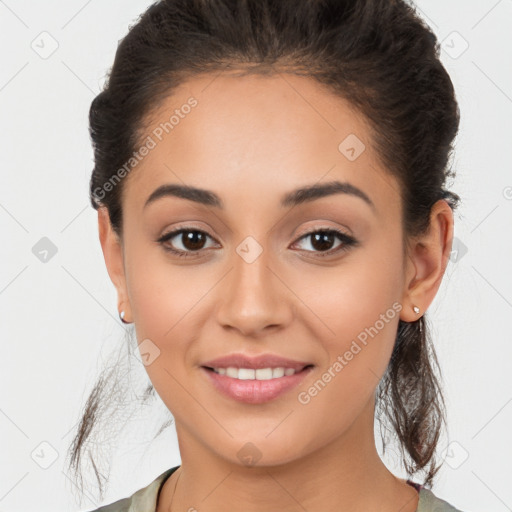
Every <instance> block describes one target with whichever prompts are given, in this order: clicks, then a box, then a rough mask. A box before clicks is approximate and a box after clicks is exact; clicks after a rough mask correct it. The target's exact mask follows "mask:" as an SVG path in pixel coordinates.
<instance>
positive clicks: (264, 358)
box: [201, 354, 314, 404]
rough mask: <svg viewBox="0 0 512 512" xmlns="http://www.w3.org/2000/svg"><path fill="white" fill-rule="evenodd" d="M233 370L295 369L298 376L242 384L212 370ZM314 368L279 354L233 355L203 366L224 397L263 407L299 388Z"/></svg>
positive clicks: (243, 381) (311, 365)
mask: <svg viewBox="0 0 512 512" xmlns="http://www.w3.org/2000/svg"><path fill="white" fill-rule="evenodd" d="M229 366H233V367H235V368H252V369H254V370H257V369H258V368H268V367H272V368H275V367H284V368H293V369H295V371H296V373H294V374H293V375H284V376H283V377H279V378H275V379H269V380H257V379H252V380H239V379H234V378H232V377H228V376H227V375H220V374H218V373H215V372H214V371H213V370H212V368H227V367H229ZM313 368H314V365H313V364H312V363H308V362H303V361H296V360H292V359H287V358H283V357H281V356H278V355H275V354H261V355H259V356H252V357H251V356H247V355H245V354H231V355H229V356H224V357H219V358H217V359H212V360H210V361H207V362H206V363H204V365H202V366H201V372H202V373H203V374H204V375H205V376H206V378H207V379H208V381H209V382H210V383H211V384H213V386H214V387H215V388H216V389H217V390H218V391H219V392H220V393H222V394H223V395H225V396H227V397H229V398H231V399H233V400H235V401H238V402H244V403H248V404H262V403H265V402H269V401H271V400H274V399H275V398H277V397H278V396H281V395H283V394H284V393H286V392H287V391H290V390H291V389H293V388H294V387H296V386H298V385H299V384H300V383H301V382H302V381H303V380H304V378H305V377H306V376H307V375H308V374H309V373H310V372H311V371H312V370H313Z"/></svg>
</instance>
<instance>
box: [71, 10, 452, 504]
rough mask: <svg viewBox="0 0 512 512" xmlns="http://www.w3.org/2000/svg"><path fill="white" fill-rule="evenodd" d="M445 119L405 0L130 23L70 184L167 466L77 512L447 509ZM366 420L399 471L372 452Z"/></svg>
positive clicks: (433, 50) (436, 73) (433, 58)
mask: <svg viewBox="0 0 512 512" xmlns="http://www.w3.org/2000/svg"><path fill="white" fill-rule="evenodd" d="M458 125H459V110H458V106H457V103H456V100H455V94H454V90H453V86H452V83H451V80H450V78H449V76H448V74H447V72H446V70H445V69H444V67H443V66H442V64H441V63H440V61H439V47H438V43H437V40H436V37H435V36H434V34H433V33H432V32H431V31H430V30H429V29H428V27H426V26H425V25H424V24H423V22H422V21H421V20H420V19H419V18H418V17H417V16H416V14H415V12H414V10H413V8H412V7H410V6H409V5H408V4H406V3H405V2H404V1H402V0H393V1H390V0H316V1H314V0H293V1H291V0H280V1H279V2H277V1H271V0H239V1H235V0H163V1H160V2H157V3H155V4H154V5H152V6H151V7H150V8H149V9H148V10H147V11H146V12H145V13H144V15H143V16H142V17H141V18H140V19H139V20H138V22H137V23H136V24H135V25H134V26H133V27H131V29H130V31H129V33H128V35H127V36H126V37H125V38H124V39H123V40H122V41H121V42H120V44H119V47H118V49H117V53H116V57H115V62H114V64H113V67H112V70H111V72H110V75H109V79H108V83H107V84H106V86H105V88H104V90H103V91H102V92H101V93H100V94H99V95H98V96H97V97H96V98H95V100H94V101H93V104H92V106H91V110H90V131H91V137H92V141H93V145H94V151H95V167H94V172H93V174H92V177H91V183H90V194H91V202H92V205H93V206H94V208H96V209H97V210H98V223H99V233H100V241H101V246H102V250H103V254H104V257H105V263H106V266H107V270H108V273H109V276H110V278H111V280H112V282H113V284H114V285H115V287H116V290H117V294H118V308H119V314H120V317H121V319H122V321H123V322H125V323H133V324H134V328H135V332H136V338H137V344H138V350H139V352H140V357H141V360H142V362H143V364H144V366H145V369H146V371H147V374H148V376H149V378H150V380H151V389H153V388H154V390H156V392H157V393H158V395H159V396H160V398H161V399H162V401H163V402H164V403H165V405H166V407H167V408H168V409H169V411H170V412H171V413H172V415H173V417H174V421H175V424H176V431H177V436H178V443H179V447H180V456H181V461H182V462H181V465H180V466H176V467H173V468H170V469H169V470H168V471H166V472H165V473H163V474H161V475H159V476H158V477H157V478H156V479H155V480H154V481H153V482H152V483H151V484H150V485H148V486H147V487H145V488H143V489H141V490H140V491H138V492H137V493H135V494H134V495H132V496H130V497H128V498H125V499H123V500H120V501H118V502H116V503H114V504H111V505H109V506H106V507H101V508H99V509H97V511H103V512H107V511H128V510H129V511H132V512H135V511H145V512H146V511H156V512H163V511H171V512H177V511H193V510H200V511H201V512H203V511H207V512H211V511H220V510H222V511H226V510H228V511H234V510H236V511H238V510H240V511H244V512H251V511H274V510H280V511H292V510H293V511H295V510H307V511H328V510H329V511H330V510H353V511H356V510H357V511H359V510H366V511H367V510H379V511H382V512H388V511H389V512H391V511H393V512H395V511H397V510H400V511H401V512H414V511H418V512H427V511H434V510H436V511H450V510H452V511H453V510H457V509H456V508H454V507H453V506H451V505H449V504H448V503H447V502H445V501H443V500H442V499H440V498H439V497H437V496H436V495H435V494H434V493H433V491H432V490H431V489H429V488H428V487H430V486H431V484H432V483H433V479H434V476H435V474H436V472H437V471H438V469H439V464H438V463H437V461H436V458H435V450H436V447H437V442H438V439H439V436H440V432H441V429H442V426H443V423H444V422H445V418H444V414H445V413H444V406H443V398H442V394H441V387H440V384H439V381H438V378H437V376H436V373H437V370H438V367H437V362H436V357H435V352H434V350H433V347H432V346H431V344H430V338H429V333H428V330H427V324H426V320H425V312H426V310H427V308H428V307H429V305H430V304H431V303H432V301H433V299H434V297H435V295H436V293H437V291H438V289H439V286H440V284H441V281H442V278H443V275H444V271H445V268H446V266H447V263H448V259H449V254H450V249H451V243H452V237H453V210H454V209H455V208H456V206H457V203H458V199H459V198H458V196H457V195H456V194H454V193H451V192H449V191H448V190H446V189H445V186H446V181H447V179H448V178H449V177H450V176H451V172H450V170H449V169H448V159H449V157H450V154H451V151H452V149H453V148H452V143H453V140H454V137H455V135H456V133H457V130H458ZM97 390H98V388H95V390H93V392H92V393H91V396H90V398H89V401H88V404H87V408H86V411H85V413H84V417H83V418H82V423H81V425H80V427H79V430H78V432H77V435H76V439H75V443H74V445H73V447H72V456H73V457H72V463H74V464H75V465H78V462H79V461H80V456H81V451H82V450H83V448H84V446H85V440H86V439H87V436H88V435H89V433H90V431H91V429H92V428H93V427H94V424H95V420H96V414H97V410H98V408H99V407H100V406H101V403H100V401H99V400H98V398H97V397H98V395H97V393H95V391H97ZM375 417H377V418H379V419H383V418H387V419H388V420H389V423H390V424H391V427H392V428H393V429H394V432H395V433H396V437H397V439H398V442H399V444H400V446H401V448H402V454H403V462H404V465H405V468H406V469H407V472H408V474H409V475H410V476H411V478H410V479H407V480H404V479H401V478H398V477H396V476H395V475H394V474H393V473H392V472H391V471H390V470H389V469H388V468H387V467H386V466H385V464H384V462H383V461H382V460H381V458H380V456H379V454H378V452H377V448H376V445H375V438H374V419H375ZM419 473H423V474H424V478H423V481H422V483H419V482H418V481H417V480H419V478H417V477H413V475H416V474H419Z"/></svg>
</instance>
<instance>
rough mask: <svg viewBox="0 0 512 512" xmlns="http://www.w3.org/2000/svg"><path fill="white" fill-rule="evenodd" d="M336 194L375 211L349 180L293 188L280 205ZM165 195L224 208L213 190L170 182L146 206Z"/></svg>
mask: <svg viewBox="0 0 512 512" xmlns="http://www.w3.org/2000/svg"><path fill="white" fill-rule="evenodd" d="M334 194H348V195H351V196H354V197H358V198H360V199H362V200H363V201H364V202H365V203H367V204H368V205H369V206H370V207H371V208H372V209H373V210H374V211H375V204H374V203H373V202H372V200H371V199H370V198H369V197H368V195H366V194H365V193H364V192H363V191H362V190H361V189H359V188H357V187H356V186H354V185H352V184H351V183H348V182H340V181H330V182H327V183H320V184H318V183H316V184H314V185H308V186H305V187H301V188H298V189H296V190H292V191H291V192H288V193H286V194H285V195H284V196H283V197H282V198H281V202H280V205H281V207H282V208H286V207H289V206H298V205H300V204H303V203H307V202H311V201H314V200H316V199H320V198H322V197H327V196H331V195H334ZM163 197H179V198H181V199H188V200H189V201H194V202H196V203H200V204H203V205H205V206H213V207H215V208H220V209H223V208H224V204H223V202H222V199H221V198H220V197H219V196H218V195H217V194H216V193H215V192H212V191H211V190H205V189H202V188H196V187H192V186H189V185H178V184H173V183H168V184H165V185H161V186H160V187H158V188H157V189H155V190H154V191H153V192H152V194H151V195H150V196H149V197H148V199H147V200H146V202H145V204H144V208H146V207H147V206H148V205H149V204H151V203H153V202H155V201H156V200H157V199H161V198H163Z"/></svg>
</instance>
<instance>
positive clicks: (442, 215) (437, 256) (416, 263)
mask: <svg viewBox="0 0 512 512" xmlns="http://www.w3.org/2000/svg"><path fill="white" fill-rule="evenodd" d="M452 241H453V212H452V209H451V208H450V205H449V204H448V203H447V202H446V201H445V200H444V199H440V200H439V201H437V202H436V203H435V204H434V205H433V206H432V209H431V213H430V226H429V229H428V231H427V232H426V233H425V234H423V235H420V236H419V237H416V238H414V239H413V240H412V242H411V243H410V246H409V251H408V252H409V263H410V265H409V268H410V269H411V273H412V274H413V277H412V278H409V279H408V280H407V282H406V283H405V287H406V288H405V290H404V296H403V300H402V304H404V308H403V310H402V313H401V315H400V319H401V320H403V321H405V322H413V321H415V320H417V319H418V318H419V317H420V316H421V314H422V312H423V313H424V312H425V311H426V310H427V308H428V307H429V306H430V304H431V303H432V301H433V300H434V297H435V296H436V293H437V291H438V290H439V287H440V285H441V282H442V279H443V275H444V272H445V270H446V267H447V265H448V260H449V257H450V251H451V246H452ZM415 308H419V312H417V311H416V310H415Z"/></svg>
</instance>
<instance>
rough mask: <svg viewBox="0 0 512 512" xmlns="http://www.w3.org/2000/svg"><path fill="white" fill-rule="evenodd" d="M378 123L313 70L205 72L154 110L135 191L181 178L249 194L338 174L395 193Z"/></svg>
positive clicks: (374, 192) (384, 194) (373, 191)
mask: <svg viewBox="0 0 512 512" xmlns="http://www.w3.org/2000/svg"><path fill="white" fill-rule="evenodd" d="M191 105H193V106H191ZM370 130H371V129H370V126H369V124H368V122H367V120H366V119H365V117H364V116H363V115H362V114H360V113H359V112H358V111H357V110H356V109H355V108H353V106H352V105H351V104H350V103H349V102H348V101H347V100H345V99H344V98H341V97H340V96H338V95H335V94H334V93H333V92H331V91H329V90H328V89H327V88H326V87H325V86H323V85H321V84H319V83H318V82H316V81H314V80H312V79H309V78H306V77H299V76H296V75H290V74H279V75H272V76H260V75H247V76H242V77H240V76H235V75H233V74H229V73H220V74H207V75H202V76H197V77H194V78H190V79H188V80H187V81H185V82H184V83H182V84H181V85H180V86H179V87H178V88H176V89H175V90H174V91H173V92H172V94H171V95H169V96H167V97H166V98H165V100H164V101H163V102H162V103H161V104H160V105H159V106H158V108H157V109H155V110H154V111H153V112H152V113H151V114H150V115H148V116H147V117H146V119H145V127H144V130H143V132H142V136H141V138H142V139H146V140H147V137H150V138H151V139H152V140H153V142H154V147H153V149H151V151H150V152H149V154H148V155H147V156H146V157H144V159H143V161H142V162H141V163H140V164H139V165H138V166H137V170H136V172H134V173H132V174H131V175H130V180H129V182H132V183H131V184H130V185H129V186H128V187H127V188H129V189H130V191H129V192H127V194H129V195H131V196H132V197H131V200H132V201H139V203H140V202H143V201H144V200H145V199H146V198H147V196H148V195H149V194H150V193H151V192H152V190H153V189H154V188H155V186H156V185H158V184H162V183H168V182H173V183H179V182H181V183H182V184H187V185H191V186H196V187H203V188H208V189H212V190H216V191H217V192H218V193H219V195H221V196H223V195H226V196H229V195H230V194H237V196H239V195H240V194H241V193H242V194H244V193H246V194H247V195H248V199H250V197H249V196H251V195H252V196H254V197H258V195H259V196H261V195H262V194H265V195H268V194H269V193H271V194H272V193H274V191H275V192H276V193H277V192H279V191H285V190H289V189H292V188H294V187H297V186H298V185H303V184H311V183H313V182H320V181H330V180H335V179H337V180H340V181H349V182H351V183H353V184H354V185H355V186H358V187H360V188H365V189H366V191H367V193H368V195H371V196H380V197H381V198H382V200H383V201H390V200H391V201H395V202H396V200H397V196H398V190H397V185H396V183H395V181H394V180H393V178H392V177H391V176H390V175H389V174H388V173H387V172H386V171H385V170H384V169H383V168H382V166H381V164H380V163H379V161H378V157H377V155H376V154H375V152H374V150H373V148H372V147H371V143H372V141H371V131H370ZM383 181H384V182H385V183H387V184H388V186H387V187H385V188H386V189H388V190H384V189H383V187H382V185H383V183H382V182H383ZM279 195H281V194H279ZM378 201H379V200H378V199H377V198H376V199H375V202H378ZM138 206H139V207H140V208H142V205H141V204H139V205H138Z"/></svg>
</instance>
